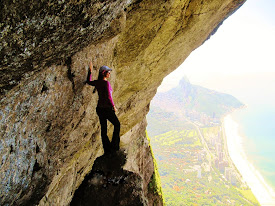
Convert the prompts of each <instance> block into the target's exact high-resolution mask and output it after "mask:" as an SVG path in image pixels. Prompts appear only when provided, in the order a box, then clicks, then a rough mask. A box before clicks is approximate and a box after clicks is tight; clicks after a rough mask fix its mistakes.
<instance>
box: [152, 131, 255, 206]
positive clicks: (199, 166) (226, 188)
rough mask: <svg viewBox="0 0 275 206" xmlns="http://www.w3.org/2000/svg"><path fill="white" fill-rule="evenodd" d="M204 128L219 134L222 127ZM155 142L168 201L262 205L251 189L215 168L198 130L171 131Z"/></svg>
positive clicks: (196, 203) (153, 142)
mask: <svg viewBox="0 0 275 206" xmlns="http://www.w3.org/2000/svg"><path fill="white" fill-rule="evenodd" d="M202 131H203V132H204V133H205V134H208V136H211V135H210V134H211V133H212V135H214V136H215V132H216V133H217V132H218V131H220V129H219V128H218V127H216V128H214V127H213V128H204V129H203V130H202ZM151 145H152V148H153V150H154V153H155V158H156V160H157V164H158V168H159V174H160V178H161V183H162V190H163V195H164V199H165V201H166V204H167V205H169V206H170V205H171V206H179V205H258V203H257V201H255V200H256V199H253V197H254V196H253V194H252V193H249V190H245V191H242V190H240V189H238V188H237V187H236V186H233V185H231V183H229V182H228V181H226V180H225V179H224V178H223V177H222V174H221V173H220V172H219V170H218V169H216V168H213V165H212V164H211V162H209V161H208V159H207V154H206V152H205V149H204V147H203V145H202V144H201V141H200V138H199V136H198V133H197V131H196V130H192V129H191V130H190V129H187V130H181V131H177V130H173V131H169V132H166V133H164V134H161V135H157V136H154V137H151ZM200 173H201V175H200ZM249 195H251V197H250V196H249ZM254 198H255V197H254Z"/></svg>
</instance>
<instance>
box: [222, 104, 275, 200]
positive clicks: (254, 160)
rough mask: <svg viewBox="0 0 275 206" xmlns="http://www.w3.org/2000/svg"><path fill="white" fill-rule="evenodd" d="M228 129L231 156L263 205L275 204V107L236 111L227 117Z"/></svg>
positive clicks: (259, 106) (249, 108) (266, 106)
mask: <svg viewBox="0 0 275 206" xmlns="http://www.w3.org/2000/svg"><path fill="white" fill-rule="evenodd" d="M225 131H226V136H227V138H228V145H229V146H228V147H229V148H228V149H229V153H230V156H231V155H232V157H231V158H232V160H233V162H234V163H235V165H236V166H237V168H238V169H239V171H240V172H241V174H242V175H243V177H244V179H245V180H246V181H247V182H248V184H249V186H250V187H251V189H252V191H253V193H254V195H255V196H256V197H257V199H258V200H259V202H260V203H261V205H275V196H274V195H275V192H274V191H275V106H268V105H249V106H247V107H245V108H243V109H240V110H236V111H235V112H233V113H232V114H231V115H229V117H227V118H225ZM230 141H231V142H230ZM230 151H231V152H230ZM234 156H235V157H234ZM245 165H247V166H245ZM260 188H262V189H261V190H260ZM263 190H264V191H265V192H264V191H263Z"/></svg>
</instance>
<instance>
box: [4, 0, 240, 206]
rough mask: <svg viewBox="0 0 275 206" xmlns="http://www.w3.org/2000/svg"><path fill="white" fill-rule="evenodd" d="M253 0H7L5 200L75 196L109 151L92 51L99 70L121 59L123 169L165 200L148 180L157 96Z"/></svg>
mask: <svg viewBox="0 0 275 206" xmlns="http://www.w3.org/2000/svg"><path fill="white" fill-rule="evenodd" d="M244 2H245V0H208V1H204V0H170V1H164V0H158V1H156V0H153V1H152V0H151V1H148V0H132V1H131V0H120V1H116V0H112V1H100V0H95V1H89V0H86V1H85V0H80V1H76V0H70V1H61V0H60V1H58V0H53V1H32V2H29V1H17V2H13V3H11V2H10V1H6V0H4V1H1V3H0V4H1V14H0V18H1V36H0V39H1V41H0V56H1V63H0V73H1V75H0V78H1V85H0V88H1V110H0V117H1V118H0V127H1V130H0V134H1V136H0V138H1V139H0V140H1V141H0V157H1V167H0V180H1V184H0V204H1V205H36V204H39V205H69V204H70V202H71V200H72V199H73V195H74V192H75V191H76V189H77V188H78V187H79V186H80V185H81V182H82V181H83V180H84V177H85V176H86V174H88V173H89V172H90V171H91V170H92V168H93V164H94V161H95V159H96V158H97V157H99V156H101V155H102V154H103V150H102V146H101V138H100V125H99V121H98V118H97V115H96V113H95V107H96V103H97V94H96V93H93V92H92V91H93V88H92V87H91V86H88V85H86V84H85V81H86V75H87V65H88V63H89V61H90V60H92V61H93V63H94V66H95V69H94V71H93V76H94V77H96V76H97V74H98V69H99V67H100V66H102V65H108V66H110V67H112V68H113V72H112V77H111V79H110V82H111V85H112V87H113V89H114V94H113V97H114V101H115V104H116V107H117V108H118V113H117V115H118V117H119V120H120V122H121V125H122V128H121V148H123V149H124V150H125V153H126V164H125V165H124V166H123V170H125V171H128V172H127V174H133V177H136V178H135V181H137V182H139V184H138V188H140V189H141V191H140V190H138V191H140V193H139V194H140V195H141V196H142V198H141V196H140V197H139V198H141V199H142V204H144V205H146V204H148V205H153V204H155V205H161V204H162V203H161V199H160V198H158V197H157V196H158V195H157V194H155V193H153V192H152V191H151V190H150V189H149V187H148V185H149V183H150V181H151V177H152V175H153V172H154V168H153V167H154V165H153V160H152V156H151V151H150V147H149V143H148V141H147V138H146V135H145V129H146V120H145V116H146V114H147V112H148V110H149V104H150V101H151V99H152V97H153V96H154V94H155V93H156V89H157V87H158V86H159V85H160V83H161V81H162V79H163V78H164V77H165V76H166V75H167V74H169V73H170V72H171V71H173V70H174V69H175V68H177V67H178V66H179V65H180V64H181V63H182V62H183V61H184V60H185V59H186V58H187V56H188V55H189V54H190V53H191V52H192V51H193V50H194V49H195V48H197V47H198V46H200V45H201V44H202V43H203V42H204V41H205V40H206V39H207V38H209V36H210V35H211V34H213V32H215V31H216V29H217V28H218V26H219V25H220V24H221V22H222V21H223V20H224V19H225V18H227V17H228V16H229V15H231V14H232V13H233V12H234V11H235V10H236V9H237V8H239V7H240V6H241V5H242V4H243V3H244ZM130 176H131V175H130ZM129 187H132V186H131V185H130V186H129ZM138 188H137V189H138ZM121 201H123V200H121Z"/></svg>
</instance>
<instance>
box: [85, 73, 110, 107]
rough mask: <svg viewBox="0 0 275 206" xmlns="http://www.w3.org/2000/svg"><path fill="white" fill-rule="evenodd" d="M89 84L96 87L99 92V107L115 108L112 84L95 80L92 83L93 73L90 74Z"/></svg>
mask: <svg viewBox="0 0 275 206" xmlns="http://www.w3.org/2000/svg"><path fill="white" fill-rule="evenodd" d="M87 83H88V84H89V85H92V86H95V88H96V90H97V92H98V103H97V106H98V107H114V106H115V104H114V101H113V97H112V93H113V89H112V87H111V84H110V82H108V81H105V80H94V81H92V75H91V72H90V71H89V72H88V78H87Z"/></svg>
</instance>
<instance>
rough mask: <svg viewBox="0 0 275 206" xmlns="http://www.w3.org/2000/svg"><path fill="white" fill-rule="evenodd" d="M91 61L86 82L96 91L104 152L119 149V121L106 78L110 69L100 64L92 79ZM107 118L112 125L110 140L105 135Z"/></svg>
mask: <svg viewBox="0 0 275 206" xmlns="http://www.w3.org/2000/svg"><path fill="white" fill-rule="evenodd" d="M92 70H93V63H92V62H90V66H89V70H88V76H87V84H89V85H92V86H95V89H96V90H97V93H98V97H99V98H98V102H97V107H96V113H97V115H98V117H99V121H100V125H101V139H102V144H103V149H104V152H105V154H108V153H111V152H115V151H118V150H119V142H120V134H119V133H120V122H119V120H118V118H117V116H116V113H115V112H116V107H115V104H114V101H113V98H112V91H113V89H112V87H111V84H110V82H108V79H109V78H110V75H111V71H112V69H110V68H109V67H107V66H102V67H100V69H99V74H98V79H97V80H94V81H92ZM107 120H109V121H110V122H111V123H112V124H113V125H114V131H113V138H112V141H111V142H110V140H109V138H108V136H107Z"/></svg>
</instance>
